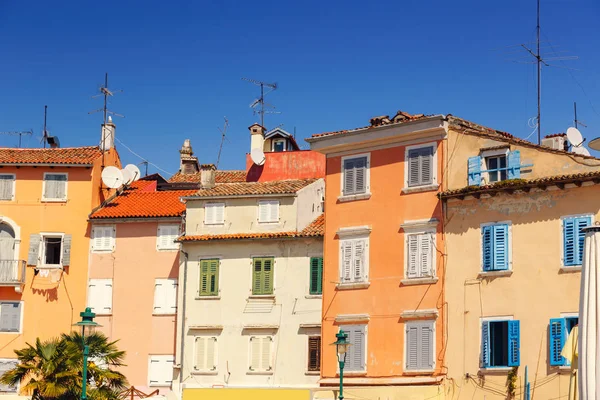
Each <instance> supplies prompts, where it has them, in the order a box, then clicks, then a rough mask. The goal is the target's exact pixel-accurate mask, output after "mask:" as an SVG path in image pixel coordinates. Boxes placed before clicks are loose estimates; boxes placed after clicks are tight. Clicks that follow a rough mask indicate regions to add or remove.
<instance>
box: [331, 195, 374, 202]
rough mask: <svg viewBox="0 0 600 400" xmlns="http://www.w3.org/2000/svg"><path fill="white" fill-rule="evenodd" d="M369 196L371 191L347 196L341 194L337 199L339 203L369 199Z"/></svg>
mask: <svg viewBox="0 0 600 400" xmlns="http://www.w3.org/2000/svg"><path fill="white" fill-rule="evenodd" d="M370 198H371V193H362V194H349V195H347V196H345V195H341V196H339V197H338V198H337V199H338V201H339V202H340V203H346V202H348V201H355V200H369V199H370Z"/></svg>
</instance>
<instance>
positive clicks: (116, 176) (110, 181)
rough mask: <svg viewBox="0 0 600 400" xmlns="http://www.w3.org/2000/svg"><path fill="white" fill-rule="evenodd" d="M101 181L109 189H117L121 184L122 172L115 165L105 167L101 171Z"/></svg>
mask: <svg viewBox="0 0 600 400" xmlns="http://www.w3.org/2000/svg"><path fill="white" fill-rule="evenodd" d="M102 182H103V183H104V184H105V185H106V187H109V188H111V189H117V188H119V187H121V185H123V173H122V172H121V170H120V169H119V168H117V167H113V166H110V167H106V168H104V171H102Z"/></svg>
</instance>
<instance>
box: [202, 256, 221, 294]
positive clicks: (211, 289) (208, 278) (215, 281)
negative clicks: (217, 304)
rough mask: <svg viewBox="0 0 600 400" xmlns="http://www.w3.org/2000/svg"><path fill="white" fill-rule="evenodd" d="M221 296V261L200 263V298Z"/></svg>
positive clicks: (214, 260)
mask: <svg viewBox="0 0 600 400" xmlns="http://www.w3.org/2000/svg"><path fill="white" fill-rule="evenodd" d="M218 294H219V260H217V259H213V260H201V261H200V296H217V295H218Z"/></svg>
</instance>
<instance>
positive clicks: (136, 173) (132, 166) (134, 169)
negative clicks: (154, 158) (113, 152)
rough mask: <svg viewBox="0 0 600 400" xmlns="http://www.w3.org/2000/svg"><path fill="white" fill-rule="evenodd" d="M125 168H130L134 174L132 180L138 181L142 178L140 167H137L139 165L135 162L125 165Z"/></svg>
mask: <svg viewBox="0 0 600 400" xmlns="http://www.w3.org/2000/svg"><path fill="white" fill-rule="evenodd" d="M125 169H126V170H128V171H129V172H130V173H131V176H132V179H133V180H132V182H134V181H137V180H138V179H140V176H141V175H142V173H141V172H140V169H139V168H138V167H137V165H135V164H127V165H126V166H125Z"/></svg>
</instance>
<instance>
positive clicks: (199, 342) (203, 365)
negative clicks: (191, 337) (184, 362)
mask: <svg viewBox="0 0 600 400" xmlns="http://www.w3.org/2000/svg"><path fill="white" fill-rule="evenodd" d="M195 346H196V363H195V365H194V369H195V370H198V371H214V370H216V368H217V367H216V357H215V355H216V351H217V348H216V347H217V338H216V337H208V336H198V337H196V343H195Z"/></svg>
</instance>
